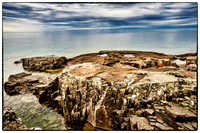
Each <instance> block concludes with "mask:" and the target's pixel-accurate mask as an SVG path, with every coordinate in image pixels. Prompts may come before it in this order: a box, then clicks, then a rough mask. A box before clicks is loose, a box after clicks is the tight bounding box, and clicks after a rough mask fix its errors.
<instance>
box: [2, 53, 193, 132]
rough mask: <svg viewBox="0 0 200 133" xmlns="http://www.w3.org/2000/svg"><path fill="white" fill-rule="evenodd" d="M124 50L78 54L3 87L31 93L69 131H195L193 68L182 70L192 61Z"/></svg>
mask: <svg viewBox="0 0 200 133" xmlns="http://www.w3.org/2000/svg"><path fill="white" fill-rule="evenodd" d="M99 54H103V56H99ZM124 54H131V53H130V52H129V51H127V52H122V53H120V52H117V53H115V52H112V51H111V52H105V51H104V52H99V53H98V54H94V53H93V54H91V58H88V57H90V55H84V56H78V57H75V58H72V59H70V60H68V65H69V66H68V67H66V68H64V70H63V72H62V73H60V74H59V75H48V76H44V75H31V74H27V73H20V74H16V75H11V76H10V77H9V80H8V82H6V83H5V91H6V93H8V94H9V95H16V94H24V93H33V94H34V95H36V96H37V97H38V98H39V102H40V103H42V104H46V105H48V106H49V107H52V108H54V109H56V110H57V111H58V112H59V113H61V114H62V115H63V116H64V118H65V121H66V124H67V125H68V126H70V127H71V128H72V129H75V130H83V129H85V125H87V123H89V124H90V125H92V126H93V127H94V129H98V130H99V129H100V130H197V80H196V76H194V75H195V74H196V71H195V70H194V69H193V70H192V71H187V70H185V69H186V66H190V65H194V64H193V63H196V62H194V61H191V62H190V63H189V64H187V65H186V64H184V67H183V68H184V69H183V68H181V67H180V66H178V65H176V64H174V63H173V62H172V61H173V60H174V59H177V58H179V57H176V56H168V55H164V54H158V53H151V52H147V53H143V54H140V53H139V52H135V53H134V56H132V57H131V58H130V57H126V56H124ZM132 54H133V53H132ZM148 54H151V55H152V56H150V57H148ZM184 58H185V60H186V58H187V57H185V56H184ZM88 62H90V63H88ZM24 64H27V62H24ZM28 64H29V63H28ZM195 65H196V64H195ZM44 66H45V65H44ZM40 69H41V68H40ZM191 75H193V76H191Z"/></svg>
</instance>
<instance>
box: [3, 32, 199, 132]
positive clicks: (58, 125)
mask: <svg viewBox="0 0 200 133" xmlns="http://www.w3.org/2000/svg"><path fill="white" fill-rule="evenodd" d="M196 48H197V31H196V30H133V29H129V30H116V29H113V30H77V31H55V32H35V33H3V80H4V82H5V81H6V80H7V79H8V77H9V75H11V74H16V73H19V72H22V71H24V70H23V68H22V66H21V64H18V65H16V64H14V63H13V62H14V61H16V60H20V59H21V58H23V57H31V56H43V55H57V56H66V57H67V58H69V57H74V56H77V55H80V54H84V53H91V52H98V51H101V50H141V51H155V52H162V53H166V54H183V53H187V52H196V51H197V49H196ZM30 97H31V100H30ZM28 98H29V102H26V101H27V99H28ZM28 105H31V106H30V107H29V108H28V109H27V107H28ZM4 106H8V107H9V106H10V107H13V108H14V109H15V110H16V111H17V113H18V114H19V116H20V117H21V118H22V120H23V122H24V123H25V124H27V125H29V126H34V125H35V127H39V125H42V124H43V127H42V128H45V129H47V130H48V129H52V130H54V129H57V130H58V129H63V128H64V125H63V123H62V122H61V121H63V120H62V117H61V116H59V115H57V114H56V112H55V111H53V110H50V109H48V108H47V107H45V106H41V105H39V103H38V102H37V99H36V98H34V97H32V96H16V97H10V96H7V95H5V96H4ZM20 109H21V110H20ZM41 110H43V111H41ZM38 112H44V114H45V115H44V116H45V118H44V119H40V122H39V123H41V124H39V125H37V124H36V123H37V122H35V124H34V122H32V121H33V119H34V117H32V116H36V117H35V119H34V121H37V118H40V117H39V116H42V114H40V113H38ZM45 121H46V123H47V124H45ZM31 122H32V123H31ZM49 123H50V124H49ZM51 124H52V125H53V127H51V126H50V125H51Z"/></svg>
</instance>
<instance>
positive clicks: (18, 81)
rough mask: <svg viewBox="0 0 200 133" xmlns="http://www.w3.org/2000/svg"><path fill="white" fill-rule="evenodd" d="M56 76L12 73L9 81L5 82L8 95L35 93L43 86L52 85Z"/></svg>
mask: <svg viewBox="0 0 200 133" xmlns="http://www.w3.org/2000/svg"><path fill="white" fill-rule="evenodd" d="M56 77H57V76H56V75H50V74H43V75H32V74H29V73H25V72H22V73H18V74H15V75H10V77H9V78H8V81H7V82H5V84H4V88H5V92H6V93H7V94H8V95H17V94H25V93H30V92H32V93H35V92H37V91H38V90H39V89H41V88H42V87H43V88H45V87H46V88H48V87H50V83H51V82H52V81H53V80H54V79H55V78H56Z"/></svg>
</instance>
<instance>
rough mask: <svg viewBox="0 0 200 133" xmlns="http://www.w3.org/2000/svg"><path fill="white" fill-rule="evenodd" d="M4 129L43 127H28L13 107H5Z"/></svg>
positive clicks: (16, 129) (18, 129) (17, 129)
mask: <svg viewBox="0 0 200 133" xmlns="http://www.w3.org/2000/svg"><path fill="white" fill-rule="evenodd" d="M3 130H4V131H20V130H26V131H28V130H42V129H41V128H38V127H37V128H35V127H31V128H28V127H27V126H26V125H24V124H23V123H22V120H21V118H19V117H18V116H17V114H16V112H15V111H13V110H12V109H11V108H4V109H3Z"/></svg>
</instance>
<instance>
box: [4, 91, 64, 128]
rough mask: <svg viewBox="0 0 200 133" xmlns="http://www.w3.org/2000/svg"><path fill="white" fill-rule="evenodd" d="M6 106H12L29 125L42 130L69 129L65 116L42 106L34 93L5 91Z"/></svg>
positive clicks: (24, 122)
mask: <svg viewBox="0 0 200 133" xmlns="http://www.w3.org/2000/svg"><path fill="white" fill-rule="evenodd" d="M3 106H4V107H8V108H12V109H13V110H14V111H15V112H16V113H17V115H18V117H20V118H21V119H22V122H23V124H25V125H26V126H27V127H29V128H31V127H39V128H41V129H42V130H67V127H66V126H65V124H64V118H63V117H62V115H60V114H58V113H57V112H56V111H55V110H52V109H50V108H48V107H47V106H42V105H41V104H40V103H39V102H38V99H37V98H36V96H34V95H32V94H25V95H17V96H8V95H6V93H5V92H4V105H3Z"/></svg>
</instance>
